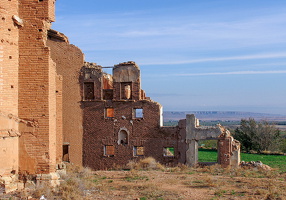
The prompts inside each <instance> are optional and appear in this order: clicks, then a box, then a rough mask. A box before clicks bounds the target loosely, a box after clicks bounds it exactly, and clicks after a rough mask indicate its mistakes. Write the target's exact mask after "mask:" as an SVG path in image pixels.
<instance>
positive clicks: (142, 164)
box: [127, 157, 165, 170]
mask: <svg viewBox="0 0 286 200" xmlns="http://www.w3.org/2000/svg"><path fill="white" fill-rule="evenodd" d="M127 166H128V167H130V168H131V169H136V170H151V169H159V170H164V169H165V167H164V166H163V165H161V164H160V163H158V162H156V160H155V159H154V158H152V157H147V158H144V159H141V160H139V161H138V162H135V161H130V162H129V163H128V164H127Z"/></svg>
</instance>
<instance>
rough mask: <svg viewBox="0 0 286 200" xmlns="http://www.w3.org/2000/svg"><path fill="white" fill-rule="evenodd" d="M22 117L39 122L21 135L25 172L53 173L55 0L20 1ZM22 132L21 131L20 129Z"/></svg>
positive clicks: (20, 111) (20, 99)
mask: <svg viewBox="0 0 286 200" xmlns="http://www.w3.org/2000/svg"><path fill="white" fill-rule="evenodd" d="M19 3H20V5H19V16H20V18H22V19H23V20H24V26H23V27H22V28H21V29H20V32H19V54H20V57H19V101H18V102H19V117H20V118H23V119H29V120H31V121H36V122H37V123H38V127H36V128H35V130H34V131H33V132H24V131H23V132H22V135H21V137H20V142H19V144H20V160H19V166H20V170H21V171H27V172H28V173H32V174H35V173H49V172H53V171H55V165H56V129H57V126H56V119H57V117H56V68H55V63H54V62H53V61H52V60H51V58H50V49H49V48H48V47H47V46H46V40H47V30H48V29H49V28H50V22H51V21H53V20H54V0H45V1H38V0H19ZM20 131H21V130H20Z"/></svg>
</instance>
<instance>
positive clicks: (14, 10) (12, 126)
mask: <svg viewBox="0 0 286 200" xmlns="http://www.w3.org/2000/svg"><path fill="white" fill-rule="evenodd" d="M18 15H19V13H18V1H1V4H0V150H1V153H0V176H3V175H5V174H6V175H7V173H10V172H11V171H13V170H15V171H16V172H18V133H19V128H18V126H19V125H18V122H17V121H16V120H14V116H18V66H19V46H18V40H19V28H21V26H19V25H17V24H16V23H15V21H14V20H15V19H14V18H15V16H18Z"/></svg>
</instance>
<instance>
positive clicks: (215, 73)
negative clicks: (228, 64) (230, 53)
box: [173, 70, 286, 76]
mask: <svg viewBox="0 0 286 200" xmlns="http://www.w3.org/2000/svg"><path fill="white" fill-rule="evenodd" d="M257 74H286V70H277V71H233V72H211V73H191V74H174V75H173V76H216V75H257Z"/></svg>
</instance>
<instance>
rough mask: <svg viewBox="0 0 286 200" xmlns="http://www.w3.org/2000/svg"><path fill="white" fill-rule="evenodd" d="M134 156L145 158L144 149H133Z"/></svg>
mask: <svg viewBox="0 0 286 200" xmlns="http://www.w3.org/2000/svg"><path fill="white" fill-rule="evenodd" d="M133 156H144V147H136V146H135V147H133Z"/></svg>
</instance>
